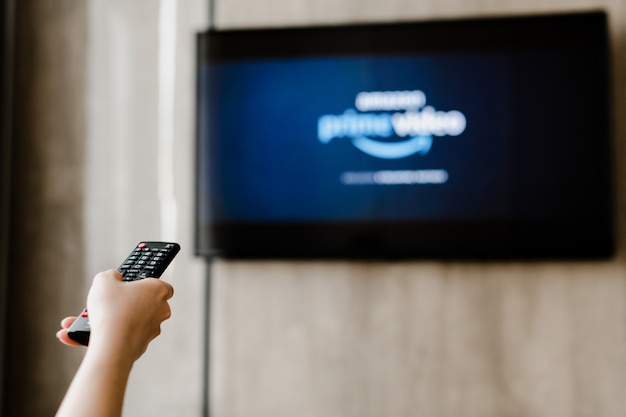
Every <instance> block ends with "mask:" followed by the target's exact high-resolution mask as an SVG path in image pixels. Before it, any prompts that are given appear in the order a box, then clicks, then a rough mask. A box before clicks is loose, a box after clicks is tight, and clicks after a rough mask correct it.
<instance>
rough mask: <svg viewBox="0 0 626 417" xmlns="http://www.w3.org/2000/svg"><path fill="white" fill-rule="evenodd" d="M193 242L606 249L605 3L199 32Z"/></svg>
mask: <svg viewBox="0 0 626 417" xmlns="http://www.w3.org/2000/svg"><path fill="white" fill-rule="evenodd" d="M197 47H198V63H197V76H198V78H197V160H196V219H195V226H196V251H197V253H198V254H199V255H205V256H220V257H225V258H277V259H282V258H304V259H307V258H333V259H336V258H339V259H343V258H345V259H353V258H356V259H388V258H390V259H399V258H409V259H487V260H488V259H579V258H580V259H589V258H607V257H610V256H611V255H612V253H613V247H614V242H613V241H614V237H613V215H612V212H613V207H612V205H613V199H612V193H613V189H612V188H613V186H612V168H611V166H612V156H611V135H610V120H611V111H610V93H609V81H610V75H609V40H608V30H607V17H606V15H605V13H604V12H603V11H587V12H577V13H563V14H550V15H533V16H515V17H497V18H496V17H491V18H475V19H455V20H435V21H421V22H399V23H384V24H353V25H340V26H319V27H291V28H269V29H232V30H210V31H207V32H204V33H201V34H199V35H198V37H197Z"/></svg>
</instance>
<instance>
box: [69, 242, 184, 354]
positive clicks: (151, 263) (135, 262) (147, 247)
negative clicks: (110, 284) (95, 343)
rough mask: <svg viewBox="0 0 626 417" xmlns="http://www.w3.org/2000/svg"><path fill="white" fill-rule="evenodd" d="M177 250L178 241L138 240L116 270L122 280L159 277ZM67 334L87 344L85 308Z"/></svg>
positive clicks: (178, 246) (88, 332)
mask: <svg viewBox="0 0 626 417" xmlns="http://www.w3.org/2000/svg"><path fill="white" fill-rule="evenodd" d="M178 251H180V245H179V244H178V243H171V242H140V243H139V244H137V246H135V248H134V249H133V250H132V251H131V253H130V255H128V257H127V258H126V260H124V262H122V264H121V265H120V267H119V268H117V270H118V271H119V272H120V273H121V274H122V277H124V278H123V280H124V281H137V280H140V279H144V278H148V277H150V278H159V277H160V276H161V274H163V271H165V268H167V266H168V265H169V264H170V262H172V260H173V259H174V257H175V256H176V254H177V253H178ZM67 334H68V336H69V337H70V338H72V339H73V340H75V341H77V342H78V343H80V344H82V345H85V346H87V345H88V344H89V334H90V327H89V314H88V313H87V309H85V310H83V311H82V312H81V313H80V315H79V316H78V317H77V318H76V321H75V322H74V323H72V325H71V326H70V328H69V329H68V331H67Z"/></svg>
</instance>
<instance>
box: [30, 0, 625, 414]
mask: <svg viewBox="0 0 626 417" xmlns="http://www.w3.org/2000/svg"><path fill="white" fill-rule="evenodd" d="M217 3H218V4H217V5H216V22H217V23H218V25H219V26H220V27H231V26H264V25H283V24H306V23H327V22H344V21H368V20H395V19H416V18H417V19H427V18H431V17H442V16H470V15H471V16H475V15H485V14H489V15H493V14H503V13H507V14H508V13H529V12H538V11H552V10H571V9H580V8H587V7H590V6H593V7H597V6H601V7H606V8H607V10H609V12H610V21H611V27H612V40H613V50H614V53H615V54H614V55H615V56H614V58H615V59H614V69H615V76H614V78H615V107H616V112H615V114H616V115H617V116H619V115H621V114H623V113H624V111H625V110H626V109H625V107H626V5H623V2H622V0H606V1H603V2H601V1H595V2H594V1H583V0H579V1H574V0H569V1H565V0H525V1H524V2H523V3H515V4H514V3H513V2H503V1H493V0H475V1H472V2H468V1H466V0H446V1H441V0H427V1H409V0H385V1H380V0H376V1H374V0H341V1H339V0H317V1H311V0H289V1H287V0H263V1H261V0H224V1H222V2H220V1H218V2H217ZM87 13H88V18H87V35H88V36H87V38H88V39H89V42H88V49H87V51H88V52H87V64H88V72H87V115H86V126H87V127H86V130H87V133H86V145H85V146H86V169H85V171H86V176H85V181H86V184H87V188H86V191H85V206H84V208H85V211H84V216H85V234H84V241H85V242H88V245H85V252H86V265H85V270H86V271H87V272H86V278H85V280H84V284H87V283H88V280H90V277H91V275H93V273H95V272H97V271H98V270H101V269H104V268H110V267H111V266H115V265H117V263H118V262H119V260H120V259H121V257H122V256H124V255H125V254H126V252H127V251H128V249H129V246H130V245H133V244H134V243H135V242H136V241H138V240H141V239H148V238H150V239H172V240H177V241H179V242H180V243H181V244H182V245H183V252H182V253H181V255H180V256H179V257H178V258H177V260H176V262H175V264H174V265H173V266H172V268H170V269H169V270H168V272H167V274H166V275H165V276H164V279H168V280H170V281H171V282H172V283H173V284H174V286H175V287H176V295H175V297H174V299H173V300H172V309H173V314H174V315H173V317H172V319H171V320H169V321H168V322H167V323H166V324H165V325H164V328H163V330H164V331H163V334H162V336H161V337H159V338H158V339H157V340H156V341H155V342H154V343H153V344H152V345H151V346H150V348H149V350H148V352H147V353H146V354H145V356H144V357H143V358H142V359H141V360H140V361H139V362H138V363H137V365H136V367H135V369H134V371H133V375H132V378H131V381H130V384H129V388H128V394H129V395H128V398H127V402H126V405H125V411H126V414H127V415H132V416H151V417H155V416H191V415H199V414H200V411H201V406H202V395H203V393H202V392H201V390H202V384H201V382H202V364H203V359H204V358H203V351H202V334H203V331H204V327H203V326H204V318H203V309H204V300H203V297H204V291H205V287H204V284H205V282H204V280H205V276H204V275H205V271H204V265H203V263H202V262H201V261H200V260H198V259H196V258H194V257H193V255H192V242H193V236H192V222H191V219H192V217H193V208H192V188H193V166H192V164H191V162H190V161H192V160H193V149H194V148H193V123H194V122H193V100H194V91H193V88H194V78H193V77H194V72H193V34H194V33H195V32H196V31H199V30H202V29H204V28H205V26H206V21H207V19H206V18H207V11H206V1H204V0H202V1H201V0H186V1H175V0H160V1H153V0H140V1H133V2H128V1H123V0H91V1H90V2H88V11H87ZM172 40H174V41H175V42H174V44H173V45H172V44H171V43H170V41H172ZM161 58H163V59H161ZM172 62H175V63H176V65H174V66H173V65H171V63H172ZM615 127H616V135H615V138H616V160H617V161H618V162H619V165H618V172H617V174H618V179H619V180H618V184H617V186H618V206H619V207H618V208H619V225H618V227H619V229H620V231H621V232H623V231H624V224H625V223H624V204H625V203H626V193H625V192H624V191H623V189H624V184H623V182H622V181H621V178H623V177H624V168H623V166H624V163H623V162H626V161H625V159H626V155H625V150H626V149H625V148H624V145H623V144H622V143H623V139H625V138H626V122H624V121H623V120H622V119H621V118H620V117H616V126H615ZM622 234H623V233H620V235H622ZM621 241H622V239H620V250H619V254H618V256H617V257H616V259H614V260H612V261H609V262H595V263H590V262H585V263H582V262H581V263H495V264H494V263H440V262H406V263H375V264H370V263H354V262H225V261H216V262H215V264H214V265H213V268H212V277H213V284H214V285H213V297H212V303H213V304H212V314H211V326H212V328H211V330H212V333H211V337H212V345H211V352H212V356H211V390H210V399H211V410H212V415H213V416H217V417H248V416H251V417H257V416H258V417H263V416H272V417H280V416H290V417H291V416H299V417H306V416H315V417H317V416H324V417H326V416H332V417H343V416H346V417H348V416H355V417H367V416H376V417H378V416H416V415H419V416H433V417H438V416H441V417H449V416H456V415H459V416H480V417H489V416H503V415H504V416H550V417H554V416H556V417H558V416H571V415H579V416H618V415H623V413H624V412H623V410H625V409H626V396H624V395H623V393H622V389H623V387H625V386H626V301H625V300H626V291H625V290H626V288H625V284H626V274H625V273H626V252H625V251H624V247H623V245H621ZM66 304H67V305H68V307H67V308H69V309H70V310H71V312H74V311H75V310H76V307H78V308H80V307H81V306H80V305H78V304H80V301H77V302H76V304H77V305H75V306H70V304H71V303H69V302H68V303H66ZM53 313H54V315H61V314H62V313H61V312H59V311H56V310H55V311H54V312H53ZM56 320H57V319H56V318H55V319H54V322H55V323H56ZM51 327H55V326H54V325H51ZM41 332H42V333H43V332H44V330H42V331H41ZM33 415H34V414H33Z"/></svg>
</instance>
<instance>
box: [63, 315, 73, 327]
mask: <svg viewBox="0 0 626 417" xmlns="http://www.w3.org/2000/svg"><path fill="white" fill-rule="evenodd" d="M75 321H76V317H74V316H70V317H66V318H64V319H63V320H61V327H63V328H64V329H68V328H69V327H70V326H71V325H72V324H73V323H74V322H75Z"/></svg>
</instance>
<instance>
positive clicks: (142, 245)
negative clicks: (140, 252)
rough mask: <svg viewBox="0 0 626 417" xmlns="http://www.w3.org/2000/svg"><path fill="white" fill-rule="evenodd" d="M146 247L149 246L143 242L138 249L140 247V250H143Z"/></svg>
mask: <svg viewBox="0 0 626 417" xmlns="http://www.w3.org/2000/svg"><path fill="white" fill-rule="evenodd" d="M146 246H148V245H146V244H145V243H143V242H142V243H140V244H138V245H137V247H138V248H141V249H143V248H145V247H146Z"/></svg>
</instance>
